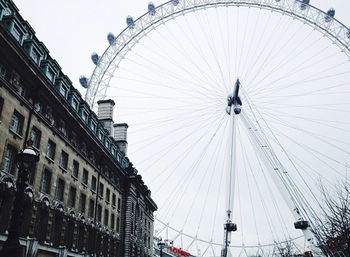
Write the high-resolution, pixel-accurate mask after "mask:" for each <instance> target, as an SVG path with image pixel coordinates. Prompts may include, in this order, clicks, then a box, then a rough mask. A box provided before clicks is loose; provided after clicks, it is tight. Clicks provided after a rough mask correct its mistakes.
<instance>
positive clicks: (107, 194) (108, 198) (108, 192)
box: [106, 188, 111, 203]
mask: <svg viewBox="0 0 350 257" xmlns="http://www.w3.org/2000/svg"><path fill="white" fill-rule="evenodd" d="M110 195H111V191H110V190H109V189H108V188H107V189H106V202H108V203H109V201H110V200H111V199H110Z"/></svg>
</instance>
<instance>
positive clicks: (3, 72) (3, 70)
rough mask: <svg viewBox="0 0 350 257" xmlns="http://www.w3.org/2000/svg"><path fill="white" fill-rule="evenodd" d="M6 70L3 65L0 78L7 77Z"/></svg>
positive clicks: (0, 66) (0, 67) (0, 65)
mask: <svg viewBox="0 0 350 257" xmlns="http://www.w3.org/2000/svg"><path fill="white" fill-rule="evenodd" d="M6 72H7V71H6V69H5V67H4V66H3V65H2V64H0V78H3V79H4V78H5V77H6Z"/></svg>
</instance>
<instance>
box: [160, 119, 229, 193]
mask: <svg viewBox="0 0 350 257" xmlns="http://www.w3.org/2000/svg"><path fill="white" fill-rule="evenodd" d="M223 121H224V119H223V117H222V119H221V120H220V121H219V122H217V123H219V125H221V124H222V123H223ZM210 123H211V126H212V127H214V125H213V124H214V122H210ZM210 131H212V128H211V127H209V128H207V130H205V131H204V133H203V134H201V135H200V137H198V138H197V139H196V141H195V142H194V144H191V145H190V146H188V148H186V149H185V151H184V154H182V155H179V156H178V158H179V157H182V158H185V157H186V156H187V154H186V153H188V151H191V150H193V149H194V148H193V145H196V144H198V143H199V142H200V141H201V140H202V139H204V138H205V136H206V135H207V134H208V133H209V132H210ZM180 141H182V140H180ZM176 160H177V158H176V159H175V161H176ZM180 163H181V162H178V164H180ZM170 165H172V163H171V164H170ZM171 174H174V173H171ZM184 180H185V178H184ZM153 181H154V180H153ZM178 183H179V184H178V186H177V187H176V188H180V183H181V180H180V181H179V182H178ZM162 184H163V185H164V183H162Z"/></svg>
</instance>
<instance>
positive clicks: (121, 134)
mask: <svg viewBox="0 0 350 257" xmlns="http://www.w3.org/2000/svg"><path fill="white" fill-rule="evenodd" d="M113 127H114V139H115V141H117V145H118V147H119V150H120V151H121V152H122V153H124V155H125V156H126V153H127V150H128V142H127V130H128V127H129V126H128V124H126V123H117V124H114V125H113Z"/></svg>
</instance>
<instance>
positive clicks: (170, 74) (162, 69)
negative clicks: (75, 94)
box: [129, 52, 218, 98]
mask: <svg viewBox="0 0 350 257" xmlns="http://www.w3.org/2000/svg"><path fill="white" fill-rule="evenodd" d="M134 54H135V55H137V56H138V57H139V58H141V59H144V60H146V61H147V62H149V63H150V64H152V65H153V66H156V68H153V70H155V71H156V72H157V73H158V74H162V76H163V75H167V76H168V77H169V78H171V80H172V81H174V82H177V81H179V82H181V83H180V84H178V85H182V84H184V85H188V84H195V85H197V86H198V87H199V88H198V89H200V88H202V89H204V90H206V91H208V89H207V88H205V87H203V84H208V81H202V83H199V82H200V81H201V80H202V79H203V78H197V79H199V82H198V83H195V82H194V81H193V80H185V79H184V77H183V76H177V75H176V73H174V72H171V71H169V70H166V69H165V65H162V66H159V64H157V63H154V62H153V61H151V60H149V59H147V58H145V57H143V56H141V55H140V54H137V53H135V52H134ZM129 62H132V63H134V64H136V65H138V66H139V67H141V68H144V67H145V65H144V64H141V63H139V62H136V61H134V60H132V59H129ZM153 66H150V65H147V68H148V69H151V67H153ZM129 73H132V72H129ZM134 73H135V74H137V75H138V72H136V71H135V72H134ZM194 77H195V75H194V74H192V79H193V78H194ZM202 77H203V76H202ZM150 79H152V78H149V77H148V78H147V80H150ZM168 87H169V86H168ZM195 90H196V91H197V89H195ZM210 93H213V90H210ZM202 94H203V95H204V94H205V93H202ZM216 95H218V91H217V94H216ZM207 96H208V97H209V98H210V97H212V95H208V94H207Z"/></svg>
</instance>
